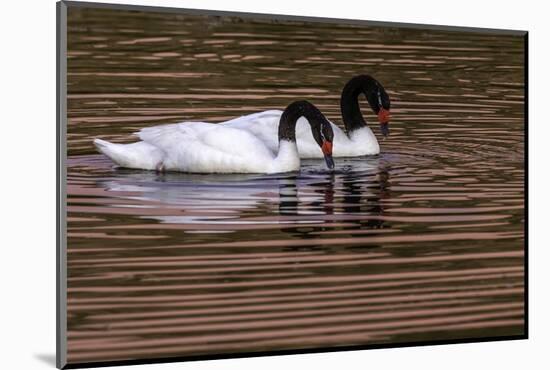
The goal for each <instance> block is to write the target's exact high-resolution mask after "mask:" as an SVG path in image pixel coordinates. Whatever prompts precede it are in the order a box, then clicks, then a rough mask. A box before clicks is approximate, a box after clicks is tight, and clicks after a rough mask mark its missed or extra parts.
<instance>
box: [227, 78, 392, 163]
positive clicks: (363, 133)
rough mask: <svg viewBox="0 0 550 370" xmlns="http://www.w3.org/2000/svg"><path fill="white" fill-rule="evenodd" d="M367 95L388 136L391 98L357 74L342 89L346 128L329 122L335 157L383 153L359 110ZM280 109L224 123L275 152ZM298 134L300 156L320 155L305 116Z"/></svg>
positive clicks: (343, 117)
mask: <svg viewBox="0 0 550 370" xmlns="http://www.w3.org/2000/svg"><path fill="white" fill-rule="evenodd" d="M361 94H364V95H365V97H366V98H367V101H368V103H369V105H370V107H371V109H372V110H373V112H374V113H375V114H377V116H378V121H379V123H380V129H381V131H382V134H383V135H384V137H386V136H388V135H389V128H388V124H389V120H390V98H389V96H388V94H387V93H386V90H385V89H384V87H383V86H382V84H380V82H378V81H377V80H376V79H374V78H373V77H371V76H369V75H358V76H355V77H353V78H352V79H350V80H349V81H348V82H347V83H346V85H345V86H344V88H343V90H342V95H341V99H340V108H341V112H342V120H343V122H344V127H345V131H344V130H342V129H341V128H340V127H338V126H337V125H335V124H334V123H332V122H330V124H331V126H332V130H333V132H334V152H333V155H334V156H335V157H359V156H364V155H374V154H379V153H380V145H379V144H378V141H377V140H376V136H374V134H373V132H372V131H371V129H370V128H369V127H368V126H367V123H366V122H365V119H364V118H363V115H362V114H361V110H360V109H359V95H361ZM282 113H283V112H282V111H281V110H268V111H264V112H259V113H253V114H249V115H246V116H242V117H238V118H235V119H232V120H230V121H225V122H223V123H221V125H223V126H226V127H234V128H238V129H241V130H247V131H249V132H251V133H252V134H254V135H255V136H256V137H258V138H259V139H261V140H262V141H263V142H264V143H265V144H266V145H267V146H268V147H269V148H270V149H271V150H272V151H276V150H277V146H278V142H277V124H278V122H279V118H280V116H281V115H282ZM296 137H297V142H298V152H299V154H300V158H320V157H321V155H322V153H320V152H319V150H318V149H317V147H316V145H315V141H314V138H313V136H312V135H311V134H310V133H309V130H308V129H307V121H306V119H305V118H302V119H300V120H298V124H297V126H296Z"/></svg>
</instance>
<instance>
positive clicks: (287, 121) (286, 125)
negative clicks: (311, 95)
mask: <svg viewBox="0 0 550 370" xmlns="http://www.w3.org/2000/svg"><path fill="white" fill-rule="evenodd" d="M300 117H305V118H306V119H307V120H308V122H309V124H310V125H311V129H312V131H313V130H315V129H316V130H319V129H320V126H321V122H322V120H323V114H322V113H321V112H320V111H319V109H317V108H316V107H315V106H314V105H313V104H311V103H310V102H308V101H306V100H302V101H295V102H293V103H291V104H290V105H289V106H288V107H286V109H285V111H284V112H283V114H282V115H281V119H280V121H279V141H281V140H287V141H296V121H298V119H299V118H300Z"/></svg>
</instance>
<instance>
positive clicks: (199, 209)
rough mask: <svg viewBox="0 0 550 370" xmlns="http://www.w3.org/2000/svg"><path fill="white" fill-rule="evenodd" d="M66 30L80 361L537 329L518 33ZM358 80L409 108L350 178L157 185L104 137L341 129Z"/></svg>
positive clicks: (91, 14) (234, 27)
mask: <svg viewBox="0 0 550 370" xmlns="http://www.w3.org/2000/svg"><path fill="white" fill-rule="evenodd" d="M68 21H69V27H68V56H69V60H68V115H69V122H68V155H69V157H68V185H67V192H68V276H69V278H68V359H69V363H78V362H92V361H106V360H128V359H140V358H149V357H170V356H195V355H204V354H218V353H238V352H254V351H266V350H286V349H307V348H316V347H337V346H350V345H369V344H383V343H404V342H407V343H408V342H416V341H426V340H430V341H433V340H455V339H465V338H476V337H495V336H503V335H521V334H523V333H524V326H523V323H524V322H523V320H524V307H523V303H524V285H523V283H524V266H523V246H524V242H525V240H524V167H523V166H524V164H523V161H524V149H525V148H524V140H523V137H524V115H523V112H524V103H523V99H524V95H523V93H524V83H523V73H524V70H523V60H524V49H523V48H524V44H523V38H522V37H521V36H514V35H495V34H489V33H465V32H446V31H433V30H432V31H428V30H416V29H406V28H379V27H367V26H342V25H336V24H330V23H302V22H283V21H277V22H275V21H269V20H257V21H252V20H250V19H248V20H244V21H243V20H241V19H238V18H219V17H201V16H184V15H175V14H160V13H145V12H131V11H114V10H97V9H96V10H93V9H72V8H69V12H68ZM360 73H369V74H371V75H373V76H375V77H376V78H377V79H378V80H380V81H381V83H382V84H383V85H384V86H385V87H386V89H387V90H388V93H389V94H390V97H391V98H392V116H393V120H392V122H391V124H390V127H391V136H390V137H389V139H387V140H385V141H381V148H382V154H381V155H379V156H375V157H368V158H349V159H342V158H337V159H336V169H335V171H328V170H327V169H326V167H325V165H324V161H323V160H319V161H316V160H307V161H304V162H303V164H302V169H301V171H300V172H299V173H288V174H277V175H224V176H221V175H190V174H178V173H167V174H164V175H159V174H156V173H154V172H147V171H134V170H124V169H117V168H113V166H112V163H111V162H110V161H109V160H108V159H107V158H106V157H104V156H102V155H100V154H97V153H96V152H95V150H94V148H93V145H92V143H91V141H92V139H93V138H95V137H101V138H103V139H107V140H112V141H115V142H131V141H133V140H134V139H133V138H132V136H131V133H132V132H135V131H136V130H138V129H140V128H141V127H146V126H150V125H155V124H161V123H171V122H178V121H183V120H202V121H212V122H219V121H223V120H226V119H229V118H232V117H236V116H239V115H242V114H247V113H252V112H256V111H261V110H265V109H271V108H276V109H281V108H283V107H285V106H286V105H287V104H288V103H289V102H291V101H293V100H296V99H304V98H306V99H308V100H310V101H311V102H313V103H314V104H316V105H317V106H318V107H319V108H320V109H321V110H322V111H323V112H324V113H325V114H326V115H327V117H328V118H329V119H331V120H333V121H334V122H341V119H340V114H339V94H340V91H341V88H342V87H343V85H344V83H345V82H346V81H347V80H348V79H349V78H350V77H351V76H354V75H356V74H360ZM364 106H365V109H364V113H365V115H366V117H367V120H368V121H369V122H376V119H375V116H374V115H373V114H372V113H371V112H370V111H367V108H366V104H364ZM373 126H374V127H373V129H374V131H375V133H376V134H377V135H378V137H379V138H380V135H379V131H378V127H376V126H377V125H376V124H374V125H373Z"/></svg>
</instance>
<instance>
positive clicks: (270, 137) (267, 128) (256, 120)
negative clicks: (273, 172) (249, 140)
mask: <svg viewBox="0 0 550 370" xmlns="http://www.w3.org/2000/svg"><path fill="white" fill-rule="evenodd" d="M282 114H283V111H281V110H268V111H264V112H259V113H253V114H248V115H246V116H242V117H238V118H235V119H232V120H229V121H226V122H223V123H222V125H223V126H226V127H232V128H237V129H241V130H246V131H248V132H250V133H251V134H252V135H254V136H256V137H257V138H258V139H260V140H261V141H262V142H263V143H264V144H265V145H266V146H267V147H268V148H269V149H270V150H271V151H272V152H273V153H276V152H277V151H278V149H279V120H280V119H281V115H282Z"/></svg>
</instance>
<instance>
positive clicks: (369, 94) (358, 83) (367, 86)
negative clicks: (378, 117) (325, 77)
mask: <svg viewBox="0 0 550 370" xmlns="http://www.w3.org/2000/svg"><path fill="white" fill-rule="evenodd" d="M380 87H381V86H380V84H379V83H378V81H376V80H375V79H374V78H372V77H371V76H369V75H360V76H355V77H353V78H352V79H351V80H349V81H348V83H347V84H346V85H345V86H344V89H343V90H342V96H341V98H340V109H341V111H342V120H343V121H344V126H345V127H346V132H347V133H348V135H349V134H350V132H352V131H353V130H357V129H360V128H362V127H365V126H366V125H367V122H366V121H365V119H364V118H363V115H362V114H361V109H360V108H359V95H361V94H364V95H365V97H366V98H367V101H368V102H369V105H370V107H371V109H372V110H373V111H374V113H376V114H378V111H379V110H380V108H379V107H378V105H377V104H376V100H375V99H373V97H374V96H375V95H376V94H377V93H378V89H380Z"/></svg>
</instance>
